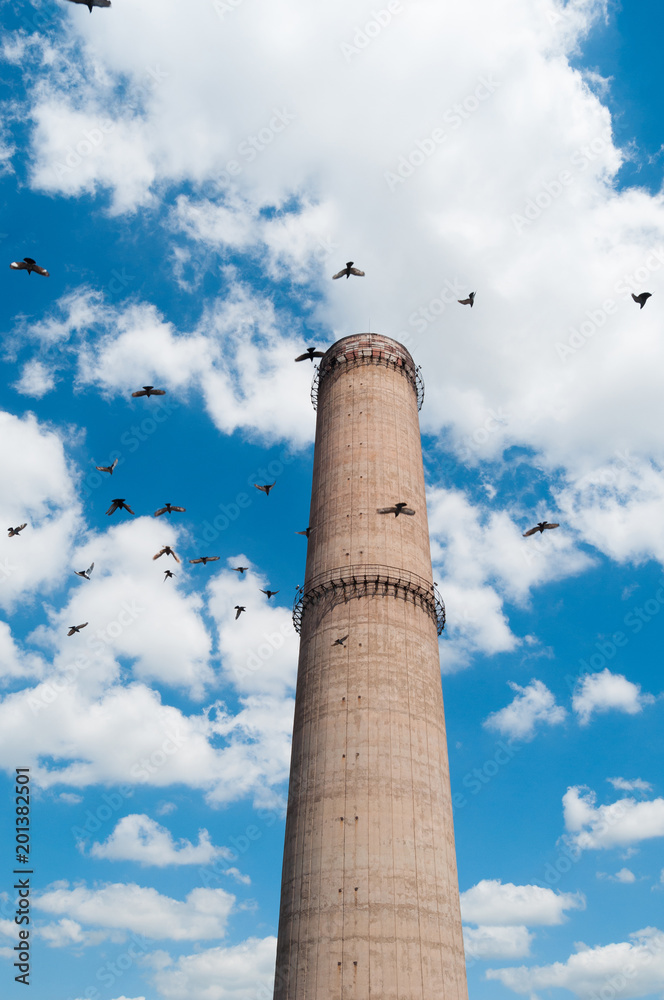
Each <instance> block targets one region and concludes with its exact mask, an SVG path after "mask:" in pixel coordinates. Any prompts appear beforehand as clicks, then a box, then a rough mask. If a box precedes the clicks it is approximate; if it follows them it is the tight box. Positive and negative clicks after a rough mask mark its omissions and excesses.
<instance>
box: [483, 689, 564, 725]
mask: <svg viewBox="0 0 664 1000" xmlns="http://www.w3.org/2000/svg"><path fill="white" fill-rule="evenodd" d="M508 684H509V686H510V687H511V688H512V690H513V691H516V697H515V698H514V699H513V701H512V702H510V704H509V705H506V706H505V708H501V709H499V710H498V711H497V712H492V714H491V715H489V716H488V717H487V718H486V719H485V720H484V722H483V723H482V725H483V726H485V727H486V728H487V729H495V730H496V731H497V732H499V733H501V734H502V735H503V736H510V737H512V739H520V740H531V739H532V738H533V737H534V735H535V731H536V728H537V726H538V725H542V724H546V725H549V726H557V725H559V724H560V723H561V722H564V721H565V717H566V715H567V712H566V711H565V709H564V708H562V707H561V706H560V705H557V704H556V699H555V695H553V694H552V693H551V691H549V689H548V687H547V686H546V684H543V683H542V681H538V680H535V679H533V680H532V681H531V682H530V684H528V685H527V686H526V687H521V686H520V685H519V684H515V683H514V682H513V681H508Z"/></svg>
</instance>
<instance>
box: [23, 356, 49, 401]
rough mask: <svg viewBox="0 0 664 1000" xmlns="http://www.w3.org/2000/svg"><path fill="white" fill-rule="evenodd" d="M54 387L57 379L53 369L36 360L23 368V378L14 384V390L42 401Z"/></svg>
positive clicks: (27, 363)
mask: <svg viewBox="0 0 664 1000" xmlns="http://www.w3.org/2000/svg"><path fill="white" fill-rule="evenodd" d="M54 385H55V378H54V377H53V372H52V371H51V369H50V368H49V367H48V365H45V364H44V363H43V361H39V360H37V359H36V358H34V359H33V360H32V361H28V362H26V364H25V365H24V366H23V371H22V372H21V377H20V379H19V380H18V382H15V383H14V388H15V389H16V391H17V392H20V393H21V395H23V396H33V397H34V398H35V399H41V398H42V396H45V395H46V393H47V392H50V391H51V389H53V387H54Z"/></svg>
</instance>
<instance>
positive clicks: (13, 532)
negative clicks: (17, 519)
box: [7, 524, 28, 538]
mask: <svg viewBox="0 0 664 1000" xmlns="http://www.w3.org/2000/svg"><path fill="white" fill-rule="evenodd" d="M27 526H28V525H27V524H19V526H18V528H7V531H8V532H9V537H10V538H11V537H12V535H18V533H19V531H23V529H24V528H27Z"/></svg>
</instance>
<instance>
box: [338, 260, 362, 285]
mask: <svg viewBox="0 0 664 1000" xmlns="http://www.w3.org/2000/svg"><path fill="white" fill-rule="evenodd" d="M344 274H345V275H346V278H350V276H351V274H356V275H357V276H358V278H363V277H364V271H360V269H359V267H353V261H352V260H349V261H347V263H346V266H345V267H344V268H343V270H341V271H338V272H337V274H333V275H332V279H333V280H334V278H343V276H344Z"/></svg>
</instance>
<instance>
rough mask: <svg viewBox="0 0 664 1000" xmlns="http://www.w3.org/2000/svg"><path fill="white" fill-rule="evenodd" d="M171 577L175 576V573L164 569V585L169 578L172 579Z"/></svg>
mask: <svg viewBox="0 0 664 1000" xmlns="http://www.w3.org/2000/svg"><path fill="white" fill-rule="evenodd" d="M173 576H175V573H173V572H172V571H171V570H170V569H165V570H164V583H166V581H167V580H170V579H171V577H173Z"/></svg>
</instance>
